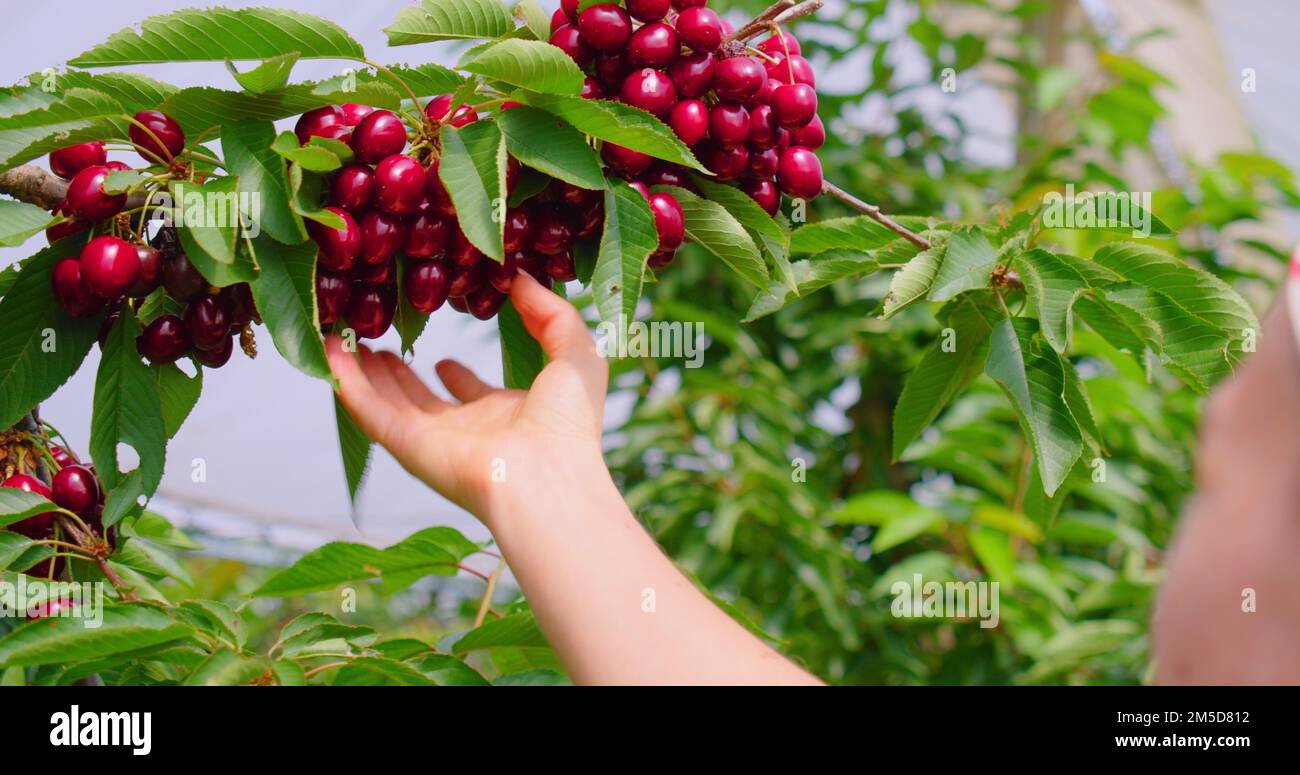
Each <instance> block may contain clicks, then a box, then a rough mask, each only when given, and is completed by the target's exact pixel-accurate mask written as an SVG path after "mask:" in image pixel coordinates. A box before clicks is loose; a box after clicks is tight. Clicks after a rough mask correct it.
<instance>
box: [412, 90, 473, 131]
mask: <svg viewBox="0 0 1300 775" xmlns="http://www.w3.org/2000/svg"><path fill="white" fill-rule="evenodd" d="M449 112H451V95H450V94H439V95H438V96H436V97H434V98H433V99H431V100H429V104H428V105H425V106H424V115H426V116H428V117H429V120H430V121H438V122H440V121H442V120H443V119H445V118H447V114H448V113H449ZM475 121H478V113H477V112H475V110H474V109H473V108H471V107H470V106H469V105H460V106H459V107H457V108H456V112H455V114H454V115H452V117H451V120H450V121H448V122H447V123H448V124H451V125H452V126H454V127H456V128H457V129H459V128H461V127H463V126H465V125H466V124H472V123H474V122H475Z"/></svg>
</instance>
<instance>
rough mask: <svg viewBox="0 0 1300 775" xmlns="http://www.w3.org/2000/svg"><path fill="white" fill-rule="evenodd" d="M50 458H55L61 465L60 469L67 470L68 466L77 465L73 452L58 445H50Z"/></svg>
mask: <svg viewBox="0 0 1300 775" xmlns="http://www.w3.org/2000/svg"><path fill="white" fill-rule="evenodd" d="M50 457H52V458H54V462H55V463H58V464H59V468H66V467H67V466H73V465H76V464H77V458H76V457H74V456H73V454H72V453H71V452H69V451H68V450H66V449H64V448H63V447H60V446H59V445H58V444H51V445H50Z"/></svg>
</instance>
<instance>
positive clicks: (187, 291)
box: [162, 250, 208, 302]
mask: <svg viewBox="0 0 1300 775" xmlns="http://www.w3.org/2000/svg"><path fill="white" fill-rule="evenodd" d="M162 284H163V287H164V288H166V289H167V295H168V296H171V297H172V298H173V299H175V300H176V301H182V302H184V301H189V300H190V299H193V298H194V297H196V296H198V295H199V294H200V293H203V292H204V291H206V290H207V289H208V281H207V279H206V278H204V277H203V275H202V274H200V273H199V270H198V268H196V267H195V266H194V264H192V263H190V259H189V256H186V255H185V253H184V252H183V251H180V250H172V251H169V252H167V253H166V254H165V255H163V266H162Z"/></svg>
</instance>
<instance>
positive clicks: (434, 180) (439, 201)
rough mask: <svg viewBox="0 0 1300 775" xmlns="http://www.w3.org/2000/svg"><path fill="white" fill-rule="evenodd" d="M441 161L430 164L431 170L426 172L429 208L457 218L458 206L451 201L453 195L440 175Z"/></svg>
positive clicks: (426, 195) (425, 183)
mask: <svg viewBox="0 0 1300 775" xmlns="http://www.w3.org/2000/svg"><path fill="white" fill-rule="evenodd" d="M439 164H440V162H439V160H438V159H434V160H433V161H431V162H429V169H427V170H425V171H424V195H425V197H426V198H427V199H428V200H429V207H430V208H431V209H433V210H434V212H437V213H438V214H440V215H445V216H448V217H451V218H455V217H456V205H455V203H454V202H452V201H451V194H448V193H447V187H446V186H444V185H443V183H442V178H441V177H439V175H438V167H439Z"/></svg>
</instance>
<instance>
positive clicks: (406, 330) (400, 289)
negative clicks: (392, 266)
mask: <svg viewBox="0 0 1300 775" xmlns="http://www.w3.org/2000/svg"><path fill="white" fill-rule="evenodd" d="M410 262H411V259H409V258H407V257H406V256H402V257H401V258H400V260H399V265H398V267H397V269H398V272H397V310H396V311H395V312H394V313H393V328H395V329H397V333H398V335H399V336H400V337H401V339H402V353H403V354H406V353H410V352H414V350H415V340H416V339H419V338H420V334H422V333H424V327H425V326H426V325H428V323H429V316H428V315H426V314H424V313H423V312H420V311H419V310H417V309H416V308H415V307H412V306H411V302H410V300H409V299H407V298H406V287H405V286H406V266H407V264H409V263H410Z"/></svg>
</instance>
